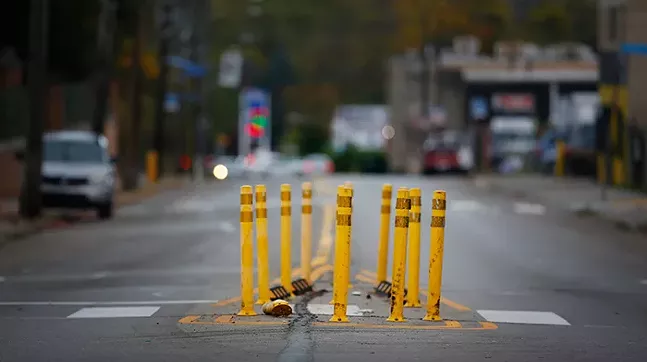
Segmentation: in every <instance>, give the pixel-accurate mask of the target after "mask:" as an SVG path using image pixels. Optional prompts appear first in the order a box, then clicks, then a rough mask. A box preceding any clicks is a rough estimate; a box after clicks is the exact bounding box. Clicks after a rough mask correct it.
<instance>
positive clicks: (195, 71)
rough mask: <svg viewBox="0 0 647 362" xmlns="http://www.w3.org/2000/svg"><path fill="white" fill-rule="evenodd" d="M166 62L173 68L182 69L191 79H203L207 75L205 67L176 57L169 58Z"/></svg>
mask: <svg viewBox="0 0 647 362" xmlns="http://www.w3.org/2000/svg"><path fill="white" fill-rule="evenodd" d="M166 62H167V64H168V65H170V66H172V67H175V68H178V69H182V70H183V71H184V73H185V74H187V75H188V76H190V77H196V78H201V77H204V76H205V75H206V74H207V69H206V68H205V67H203V66H201V65H199V64H197V63H195V62H192V61H190V60H188V59H184V58H182V57H179V56H176V55H172V56H168V57H167V58H166Z"/></svg>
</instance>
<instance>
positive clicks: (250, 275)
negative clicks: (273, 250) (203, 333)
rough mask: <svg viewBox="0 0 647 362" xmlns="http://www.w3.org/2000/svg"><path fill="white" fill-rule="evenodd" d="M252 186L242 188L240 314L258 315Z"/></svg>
mask: <svg viewBox="0 0 647 362" xmlns="http://www.w3.org/2000/svg"><path fill="white" fill-rule="evenodd" d="M253 198H254V195H253V194H252V187H251V186H249V185H245V186H242V187H241V188H240V289H241V292H240V295H241V301H240V312H238V315H240V316H253V315H256V312H255V311H254V241H253V237H254V215H253V213H254V206H253V201H254V200H253Z"/></svg>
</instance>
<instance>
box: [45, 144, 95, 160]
mask: <svg viewBox="0 0 647 362" xmlns="http://www.w3.org/2000/svg"><path fill="white" fill-rule="evenodd" d="M106 159H107V153H106V150H105V149H104V148H102V147H101V146H100V145H99V144H97V143H94V142H83V141H58V140H46V141H45V142H44V144H43V161H46V162H47V161H49V162H72V163H105V162H106Z"/></svg>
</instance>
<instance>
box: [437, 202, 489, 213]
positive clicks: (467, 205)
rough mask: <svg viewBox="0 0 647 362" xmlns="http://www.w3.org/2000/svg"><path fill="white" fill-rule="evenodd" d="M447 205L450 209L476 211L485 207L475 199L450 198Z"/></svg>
mask: <svg viewBox="0 0 647 362" xmlns="http://www.w3.org/2000/svg"><path fill="white" fill-rule="evenodd" d="M447 206H448V207H449V210H450V211H478V210H483V209H485V208H486V206H485V205H483V204H482V203H480V202H478V201H475V200H450V201H449V202H448V203H447Z"/></svg>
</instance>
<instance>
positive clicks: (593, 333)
mask: <svg viewBox="0 0 647 362" xmlns="http://www.w3.org/2000/svg"><path fill="white" fill-rule="evenodd" d="M344 181H350V182H352V183H353V185H354V190H355V193H354V209H353V242H352V284H353V286H352V289H351V290H352V291H360V292H361V293H358V294H360V295H361V296H351V298H350V301H349V304H350V305H352V306H357V307H360V308H370V309H371V310H372V311H373V315H372V316H370V317H366V318H364V317H357V318H354V319H353V318H351V319H352V321H351V322H352V323H350V324H348V325H342V326H339V325H330V324H328V323H326V321H327V319H328V316H326V315H325V312H321V313H319V315H318V312H317V310H321V309H325V305H327V301H328V300H330V294H329V293H328V294H324V295H319V296H308V297H305V298H297V299H295V300H294V301H293V303H294V307H295V311H296V314H295V315H294V316H293V317H291V319H288V320H281V321H276V322H266V323H263V322H258V323H257V322H253V323H247V324H246V323H245V321H244V320H241V319H236V320H235V322H237V323H232V322H231V321H225V322H222V320H221V319H219V317H221V316H223V315H226V314H228V313H230V312H235V311H236V308H237V303H238V300H239V299H238V298H237V297H238V295H239V294H240V292H239V289H240V281H239V273H240V266H239V259H240V257H239V236H238V218H239V209H238V199H239V197H238V190H239V186H240V183H239V182H238V181H234V180H231V181H226V182H223V183H218V184H208V185H205V186H200V187H194V188H190V189H185V190H181V191H174V192H169V193H167V194H164V195H160V196H158V197H156V198H155V199H152V200H149V201H146V202H144V203H143V204H141V205H136V206H131V207H128V208H124V209H121V210H120V211H119V212H118V215H117V217H116V219H115V220H113V221H110V222H106V223H99V222H86V223H82V224H78V225H74V226H72V227H70V228H67V229H58V230H51V231H48V232H44V233H42V234H39V235H35V236H31V237H29V238H27V239H23V240H17V241H14V242H12V243H10V244H7V245H5V246H4V247H2V249H0V361H3V362H5V361H77V360H87V361H178V360H189V361H193V360H195V361H199V360H214V361H215V360H217V361H220V360H222V361H247V360H263V361H267V360H276V361H357V360H358V359H362V358H370V359H371V360H376V361H382V360H401V361H414V360H424V361H429V360H438V361H445V360H447V361H449V360H451V361H478V360H492V361H539V360H541V361H609V360H618V361H644V360H645V357H644V356H645V355H647V341H646V336H647V304H645V300H647V246H646V245H645V241H646V240H641V239H640V237H639V236H634V235H631V234H625V233H622V232H620V231H617V230H614V229H612V228H609V227H607V226H605V225H599V224H598V223H596V222H595V220H580V219H577V218H575V217H574V216H571V215H569V214H568V213H566V212H564V211H561V210H554V209H551V208H548V207H544V206H543V205H537V204H525V203H522V202H519V201H516V200H514V199H510V198H509V197H508V196H504V195H496V194H487V193H486V191H485V190H483V189H480V188H478V187H477V186H476V185H474V183H473V182H472V181H471V180H469V179H462V178H454V177H430V178H422V177H406V176H387V177H380V176H361V175H341V176H334V177H328V178H325V179H318V180H316V197H315V201H314V204H315V207H314V213H313V229H314V230H313V242H314V244H315V247H317V248H318V249H315V250H319V252H320V254H319V255H320V259H319V262H320V263H318V266H317V268H316V270H317V273H316V274H317V279H318V281H317V284H316V288H317V289H330V284H329V281H330V280H331V276H330V274H329V273H325V272H326V271H328V270H329V269H327V268H329V267H328V266H329V265H330V264H332V262H333V255H332V251H333V246H332V245H330V242H329V241H330V238H327V237H326V235H328V236H330V228H331V226H332V221H331V220H332V218H331V217H330V215H331V212H334V209H333V208H332V206H331V205H333V204H334V200H335V199H334V196H333V195H334V191H335V186H336V185H338V184H340V183H343V182H344ZM282 182H289V183H291V184H292V185H293V188H294V192H293V198H294V199H298V197H297V195H298V189H299V186H300V182H301V181H300V180H296V179H289V180H281V179H271V180H267V181H266V182H265V183H266V185H267V187H268V190H269V195H268V209H269V218H270V219H271V220H274V221H271V222H270V242H271V243H272V247H271V250H270V259H271V260H270V264H271V268H272V275H273V277H276V276H278V274H279V268H278V267H279V255H280V251H279V248H278V242H279V227H278V218H279V216H278V215H279V206H280V205H279V186H280V184H281V183H282ZM384 182H390V183H392V184H393V185H394V188H397V187H399V186H407V187H421V188H422V193H423V200H424V201H423V205H424V206H423V215H422V220H423V222H422V225H423V227H422V245H423V248H422V251H421V265H422V267H421V288H422V289H423V290H424V289H426V286H427V271H426V266H427V264H428V260H429V250H428V248H429V246H428V245H429V230H428V225H429V218H430V210H429V209H430V198H431V195H432V192H433V190H434V189H443V190H445V191H447V197H448V200H449V201H448V210H447V229H446V245H445V259H444V278H443V297H444V298H445V300H444V303H443V305H442V309H441V314H442V316H443V317H444V318H445V319H446V320H448V321H449V322H444V323H443V324H433V325H430V324H425V323H422V322H421V321H419V320H418V319H419V318H418V315H419V313H420V311H419V310H407V312H406V313H407V316H408V319H409V322H407V323H402V324H398V325H393V324H387V323H385V322H384V321H383V320H384V318H383V316H384V315H386V314H388V305H387V304H386V303H385V302H384V301H382V300H380V299H379V298H375V297H373V298H372V299H370V300H369V299H365V295H366V292H367V291H368V290H369V289H370V283H372V279H374V272H375V269H376V267H375V264H376V256H377V243H378V222H379V219H378V215H379V208H380V194H381V186H382V184H383V183H384ZM294 209H295V210H298V209H299V208H297V207H294ZM295 214H297V213H296V212H295ZM326 215H328V216H326ZM297 221H298V216H296V215H295V216H294V229H293V240H294V242H293V250H292V255H293V261H294V263H293V264H294V268H295V272H297V273H298V269H297V268H298V260H299V242H298V240H299V238H298V235H299V230H300V229H299V226H298V222H297ZM326 230H328V231H326ZM391 250H392V247H391ZM322 258H323V259H322ZM390 264H391V260H389V265H390ZM367 288H368V289H367ZM423 303H424V298H423ZM349 308H350V307H349ZM423 314H424V313H423ZM219 321H220V322H219ZM510 322H514V323H510ZM446 327H447V328H446Z"/></svg>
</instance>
